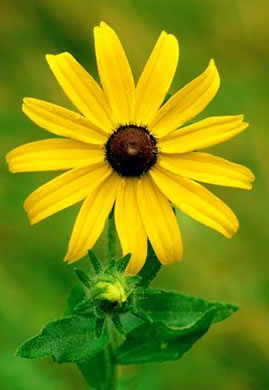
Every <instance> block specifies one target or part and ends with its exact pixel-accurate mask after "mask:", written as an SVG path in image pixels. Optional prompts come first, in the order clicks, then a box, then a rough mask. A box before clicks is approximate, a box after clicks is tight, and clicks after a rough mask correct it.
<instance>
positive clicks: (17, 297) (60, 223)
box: [0, 0, 269, 390]
mask: <svg viewBox="0 0 269 390" xmlns="http://www.w3.org/2000/svg"><path fill="white" fill-rule="evenodd" d="M268 8H269V6H268V2H266V0H256V1H255V2H253V1H245V0H220V1H216V0H203V1H198V0H181V1H178V0H166V1H161V0H147V1H145V0H114V1H109V0H99V1H98V2H92V1H89V0H27V1H21V0H17V1H16V0H0V33H1V41H0V48H1V59H0V71H1V73H0V102H1V104H0V123H1V133H0V134H1V151H0V153H1V160H0V164H1V169H0V182H1V187H0V202H1V203H0V204H1V219H0V240H1V244H0V256H1V263H0V284H1V294H0V319H1V321H0V383H1V385H0V387H1V390H14V389H16V390H24V389H27V390H36V389H38V390H39V389H40V390H42V389H52V390H62V389H65V390H72V389H84V382H83V379H82V378H81V377H80V373H79V372H78V371H77V370H76V368H75V367H73V366H72V365H53V364H52V363H51V362H50V361H48V360H44V361H40V362H38V361H37V362H36V361H24V360H23V359H19V358H15V357H14V351H15V349H16V347H17V345H18V344H20V343H21V342H22V341H23V340H25V338H27V337H29V336H30V335H32V334H34V333H36V332H37V330H38V329H39V328H40V327H41V326H42V325H43V324H44V323H45V322H48V321H50V320H53V319H55V318H57V317H58V316H59V313H60V312H61V310H62V308H63V306H64V303H65V299H66V297H67V295H68V293H69V291H70V288H71V286H72V285H73V284H74V280H75V279H74V276H73V273H72V268H71V266H67V265H66V264H64V263H63V262H62V257H63V255H64V252H65V249H66V247H67V242H68V238H69V235H70V233H71V229H72V225H73V222H74V219H75V216H76V213H77V211H78V206H75V207H72V208H70V209H68V210H65V211H63V212H61V213H59V214H57V215H55V216H53V217H51V218H49V219H48V220H46V221H44V222H42V223H40V224H38V225H37V226H34V227H33V228H30V226H29V223H28V221H27V218H26V215H25V213H24V211H23V208H22V204H23V200H24V199H25V197H26V196H27V195H28V194H29V193H30V192H31V190H33V189H34V188H36V187H37V186H38V185H40V184H41V183H44V182H46V181H47V180H48V179H49V178H51V177H53V176H54V174H50V173H48V174H47V173H40V174H38V173H33V174H32V173H31V174H20V175H11V174H9V173H8V171H7V167H6V165H5V162H4V156H5V154H6V153H7V152H8V151H9V150H10V149H12V148H14V147H15V146H17V145H20V144H22V143H25V142H30V141H34V140H38V139H41V138H46V137H47V135H48V134H46V132H45V131H44V130H42V129H39V128H37V127H36V126H35V125H33V124H32V123H30V121H29V120H28V119H27V118H26V117H24V115H23V114H22V112H21V109H20V106H21V101H22V98H23V97H24V96H32V97H37V98H41V99H44V100H48V101H51V102H54V103H57V104H62V105H64V106H66V107H71V105H70V103H69V102H68V101H67V99H66V98H65V96H64V95H63V93H62V91H61V90H60V88H59V86H58V85H57V83H56V81H55V79H54V77H53V75H52V74H51V73H50V71H49V68H48V66H47V64H46V62H45V58H44V55H45V54H46V53H59V52H61V51H69V52H71V53H72V54H73V55H74V56H76V57H77V59H78V60H79V61H80V62H81V63H82V64H83V65H84V66H85V67H86V68H87V69H88V70H89V71H90V72H91V73H92V74H93V75H94V76H95V77H97V71H96V64H95V57H94V42H93V35H92V29H93V27H94V26H95V25H96V24H98V23H99V22H100V20H104V21H106V22H107V23H109V24H111V26H112V27H114V28H115V29H116V31H117V32H118V33H119V36H120V38H121V40H122V42H123V44H124V46H125V48H126V51H127V53H128V57H129V59H130V62H131V64H132V68H133V70H134V75H135V77H136V78H137V76H138V75H139V73H140V72H141V70H142V68H143V65H144V63H145V61H146V59H147V57H148V55H149V53H150V50H151V48H152V47H153V45H154V42H155V40H156V38H157V37H158V34H159V33H160V31H161V30H162V29H165V30H167V31H169V32H172V33H174V34H175V35H176V36H177V37H178V38H179V39H180V45H181V59H180V65H179V69H178V72H177V75H176V77H175V80H174V83H173V88H172V92H174V91H176V90H177V89H178V88H179V87H181V86H183V85H184V83H185V82H187V81H189V80H191V79H192V78H194V77H195V76H196V75H198V74H199V73H201V72H202V71H203V70H204V69H205V67H206V65H207V63H208V60H209V59H210V58H211V57H213V58H214V59H215V61H216V64H217V66H218V68H219V71H220V75H221V80H222V85H221V89H220V91H219V93H218V95H217V97H216V98H215V100H214V102H212V103H211V104H210V106H209V107H208V108H207V110H206V111H205V112H204V113H202V115H201V117H206V116H207V115H223V114H241V113H245V114H246V118H247V120H248V121H249V122H250V124H251V126H250V128H249V129H248V130H247V131H246V132H245V133H244V134H242V135H240V136H238V137H237V138H235V139H233V140H231V141H229V142H227V143H224V144H223V145H219V146H216V147H214V148H212V149H211V150H212V151H213V152H215V153H216V154H219V155H221V156H223V157H226V158H228V159H230V160H232V161H235V162H238V163H242V164H245V165H247V166H248V167H250V168H251V169H252V170H253V172H254V173H255V175H256V183H255V185H254V189H253V190H252V191H251V192H244V191H241V190H237V189H229V188H213V186H212V189H213V191H214V192H215V193H216V194H217V195H219V196H220V197H221V198H222V199H224V200H225V201H226V202H227V203H228V204H229V205H231V207H232V208H233V209H234V211H235V212H236V213H237V215H238V217H239V220H240V223H241V226H240V230H239V232H238V234H237V235H236V236H235V237H234V238H233V239H232V240H227V239H225V238H223V237H221V236H220V235H218V233H215V232H213V231H212V230H210V229H207V228H205V227H203V226H201V225H200V224H198V223H196V222H194V221H192V220H191V219H189V218H188V217H185V216H184V215H181V213H178V218H179V220H180V224H181V228H182V233H183V240H184V248H185V257H184V262H183V263H182V264H175V265H173V266H170V267H168V268H166V269H163V270H162V272H161V273H160V275H159V277H158V280H157V282H156V283H155V284H156V285H158V286H159V287H166V288H174V289H177V290H182V291H185V292H187V293H190V294H196V295H199V296H203V297H205V298H208V299H220V300H227V301H232V302H236V303H238V304H239V305H240V306H241V310H240V311H239V312H238V313H236V314H235V315H234V316H233V317H232V318H231V319H229V320H228V321H226V322H224V323H223V324H219V325H218V326H216V327H215V328H214V329H212V330H211V332H210V333H209V334H208V335H207V336H206V337H205V338H204V339H203V340H202V341H201V342H199V344H198V345H197V346H195V348H194V349H193V350H192V351H191V352H190V353H189V354H187V355H186V356H185V357H184V359H182V360H181V361H179V362H176V363H169V364H164V365H161V366H157V365H152V366H148V367H142V368H137V367H128V368H124V369H122V377H123V382H122V383H123V388H124V389H127V388H128V389H139V390H144V389H145V390H146V389H150V388H152V389H156V390H177V389H179V388H180V389H187V390H189V389H199V390H207V389H218V390H267V389H268V388H269V377H268V347H269V343H268V329H267V325H268V320H269V318H268V307H267V298H268V292H267V291H268V266H267V256H268V242H269V237H268V233H269V226H268V212H267V210H266V209H265V204H266V201H267V200H268V184H269V183H268V182H269V180H268V178H269V161H268V142H266V141H267V140H268V135H267V132H268V129H267V126H268V121H269V115H268V49H269V48H268V43H269V37H268V11H269V9H268ZM167 60H169V58H168V59H167ZM104 240H106V238H105V234H104V235H103V239H102V240H100V241H99V243H98V244H97V246H96V251H97V253H98V254H99V255H100V256H101V257H103V259H105V257H106V253H105V251H104V247H105V245H103V244H104ZM80 266H81V267H83V266H84V267H86V268H87V267H88V262H87V260H82V261H80ZM156 371H157V375H156ZM194 373H195V375H194ZM138 374H141V378H140V379H138V378H137V376H138ZM124 383H125V385H126V383H127V385H126V386H125V385H124Z"/></svg>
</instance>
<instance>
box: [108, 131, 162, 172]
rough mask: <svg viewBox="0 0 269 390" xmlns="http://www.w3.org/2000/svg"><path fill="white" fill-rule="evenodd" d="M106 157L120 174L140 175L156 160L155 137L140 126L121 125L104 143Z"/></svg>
mask: <svg viewBox="0 0 269 390" xmlns="http://www.w3.org/2000/svg"><path fill="white" fill-rule="evenodd" d="M106 158H107V161H108V162H109V163H110V165H111V166H112V168H113V169H114V170H115V171H116V172H118V173H119V174H120V175H121V176H141V175H143V173H145V172H147V171H148V170H149V169H150V168H151V167H152V165H153V164H155V162H156V161H157V147H156V140H155V138H154V137H153V136H152V135H151V134H150V133H149V131H148V130H147V129H145V128H144V127H140V126H135V125H129V126H121V127H119V128H118V129H117V130H116V131H114V133H113V134H112V135H111V136H110V138H109V139H108V141H107V143H106Z"/></svg>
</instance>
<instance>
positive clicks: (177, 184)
mask: <svg viewBox="0 0 269 390" xmlns="http://www.w3.org/2000/svg"><path fill="white" fill-rule="evenodd" d="M150 174H151V175H152V177H153V179H154V181H155V183H156V184H157V186H158V187H159V188H160V189H161V191H162V192H163V193H164V195H166V196H167V198H168V199H170V201H171V202H172V203H174V204H175V205H176V207H178V208H179V209H180V210H182V211H183V212H184V213H186V214H187V215H189V216H190V217H192V218H194V219H196V220H197V221H199V222H201V223H203V224H204V225H206V226H209V227H211V228H212V229H215V230H217V231H218V232H220V233H222V234H223V235H224V236H226V237H228V238H230V237H232V236H233V234H235V233H236V232H237V230H238V226H239V224H238V220H237V218H236V216H235V215H234V213H233V212H232V210H231V209H230V208H229V207H228V206H226V204H224V203H223V202H222V201H221V200H220V199H219V198H217V197H216V196H215V195H213V194H212V193H211V192H209V191H208V190H207V189H206V188H205V187H203V186H201V185H200V184H198V183H195V182H194V181H192V180H190V179H186V178H183V177H180V176H177V175H174V174H172V173H170V172H168V171H164V170H163V169H162V168H159V167H156V168H153V169H151V170H150Z"/></svg>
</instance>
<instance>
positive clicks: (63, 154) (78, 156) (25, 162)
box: [6, 138, 104, 173]
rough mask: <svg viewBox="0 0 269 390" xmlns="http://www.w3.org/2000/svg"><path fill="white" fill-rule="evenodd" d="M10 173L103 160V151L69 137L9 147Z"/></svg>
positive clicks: (54, 168) (57, 168)
mask: <svg viewBox="0 0 269 390" xmlns="http://www.w3.org/2000/svg"><path fill="white" fill-rule="evenodd" d="M6 159H7V163H8V167H9V170H10V171H11V172H13V173H14V172H34V171H55V170H61V169H70V168H76V167H82V166H87V165H92V164H98V163H101V162H102V161H104V150H103V149H102V148H100V147H99V146H98V147H96V146H95V147H94V146H91V145H88V144H85V143H83V142H79V141H74V140H72V139H61V138H52V139H45V140H42V141H37V142H31V143H29V144H25V145H22V146H19V147H18V148H16V149H13V150H12V151H11V152H9V153H8V154H7V156H6Z"/></svg>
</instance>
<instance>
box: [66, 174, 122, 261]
mask: <svg viewBox="0 0 269 390" xmlns="http://www.w3.org/2000/svg"><path fill="white" fill-rule="evenodd" d="M119 182H120V177H119V176H118V175H116V174H114V173H112V174H111V175H110V176H109V177H108V178H106V180H105V181H104V182H102V183H101V184H99V186H97V187H95V190H94V191H93V192H91V193H90V194H89V195H88V197H87V198H86V200H85V201H84V203H83V205H82V207H81V209H80V212H79V214H78V217H77V220H76V223H75V226H74V228H73V232H72V235H71V239H70V242H69V246H68V251H67V254H66V256H65V260H66V261H67V262H68V263H73V262H74V261H77V260H79V259H80V258H81V257H83V256H85V255H86V254H87V251H88V250H89V249H91V248H92V247H93V245H94V244H95V242H96V241H97V239H98V237H99V236H100V234H101V233H102V231H103V229H104V226H105V222H106V219H107V217H108V214H109V213H110V211H111V209H112V207H113V204H114V201H115V197H116V192H117V188H118V184H119Z"/></svg>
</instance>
